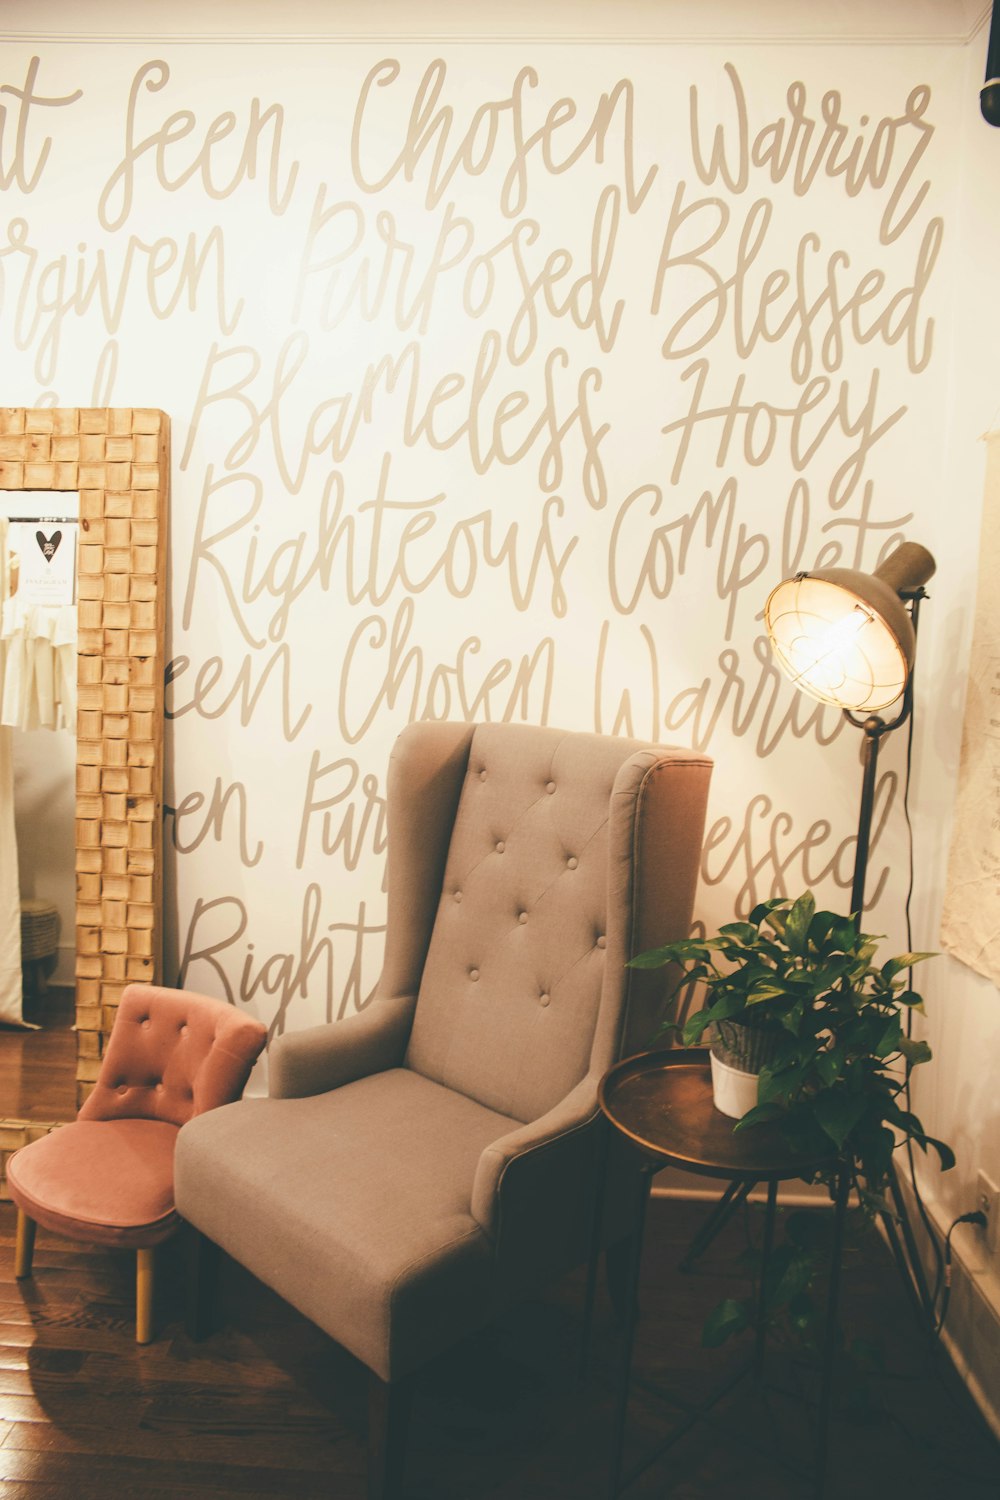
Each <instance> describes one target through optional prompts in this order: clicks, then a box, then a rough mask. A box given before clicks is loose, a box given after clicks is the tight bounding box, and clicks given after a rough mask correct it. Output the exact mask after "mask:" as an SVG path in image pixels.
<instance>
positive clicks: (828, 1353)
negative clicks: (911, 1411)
mask: <svg viewBox="0 0 1000 1500" xmlns="http://www.w3.org/2000/svg"><path fill="white" fill-rule="evenodd" d="M850 1191H851V1169H850V1165H849V1163H847V1162H843V1163H842V1164H841V1168H840V1172H839V1174H838V1177H837V1192H836V1197H835V1199H834V1218H833V1248H832V1249H831V1251H830V1287H829V1292H828V1294H827V1302H826V1329H825V1333H824V1338H823V1369H822V1376H821V1381H820V1394H819V1413H818V1420H817V1429H816V1497H817V1500H822V1496H823V1494H824V1491H825V1489H826V1464H827V1450H828V1447H829V1438H830V1413H831V1410H832V1407H833V1370H834V1364H835V1362H836V1356H837V1310H838V1305H839V1302H840V1268H841V1262H842V1260H843V1256H844V1225H845V1223H846V1220H847V1199H848V1196H849V1194H850Z"/></svg>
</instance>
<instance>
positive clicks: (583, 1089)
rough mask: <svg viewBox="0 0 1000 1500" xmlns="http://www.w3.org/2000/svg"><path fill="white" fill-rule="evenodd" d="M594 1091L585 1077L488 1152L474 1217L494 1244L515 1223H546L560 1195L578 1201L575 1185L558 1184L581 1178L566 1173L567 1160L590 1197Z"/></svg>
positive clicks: (475, 1189) (593, 1081) (479, 1174)
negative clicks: (564, 1192) (572, 1163)
mask: <svg viewBox="0 0 1000 1500" xmlns="http://www.w3.org/2000/svg"><path fill="white" fill-rule="evenodd" d="M597 1085H598V1077H597V1075H596V1074H593V1075H588V1076H587V1077H586V1078H584V1079H582V1080H581V1082H580V1083H578V1084H577V1086H576V1088H575V1089H573V1090H572V1092H570V1093H569V1094H567V1095H566V1097H565V1098H564V1099H561V1100H560V1101H559V1103H558V1104H556V1105H555V1106H554V1107H553V1108H552V1109H550V1110H549V1112H548V1113H547V1114H544V1115H542V1116H541V1118H540V1119H537V1120H532V1121H531V1122H530V1123H529V1124H527V1125H522V1126H520V1127H519V1128H518V1129H517V1130H511V1131H509V1132H508V1134H507V1135H503V1136H501V1137H500V1139H499V1140H496V1141H494V1142H493V1144H492V1145H491V1146H487V1147H486V1150H485V1151H484V1152H483V1154H482V1156H481V1157H480V1158H479V1165H478V1166H477V1168H476V1175H475V1179H474V1181H473V1186H472V1215H473V1218H475V1219H476V1221H477V1222H478V1223H479V1224H480V1225H481V1226H482V1228H483V1229H484V1230H485V1231H486V1233H487V1234H489V1235H490V1237H491V1238H492V1239H493V1240H494V1241H499V1239H500V1237H501V1233H502V1231H503V1230H504V1229H505V1228H506V1227H507V1223H508V1221H511V1220H513V1219H514V1218H518V1219H520V1218H521V1217H522V1216H523V1215H527V1216H529V1217H530V1216H531V1215H533V1214H535V1213H536V1212H537V1213H538V1214H539V1215H540V1217H541V1218H542V1219H549V1218H550V1217H551V1215H550V1214H549V1212H547V1207H546V1205H547V1204H551V1205H554V1204H555V1203H557V1201H558V1200H559V1199H560V1197H561V1196H562V1191H561V1190H562V1189H566V1190H568V1191H569V1192H570V1193H571V1195H573V1196H576V1194H575V1192H574V1189H576V1188H578V1187H579V1186H580V1184H579V1183H578V1182H577V1181H575V1180H565V1181H563V1182H560V1178H563V1177H564V1176H565V1174H566V1173H569V1177H570V1179H575V1178H576V1177H578V1176H579V1172H573V1171H571V1169H570V1165H569V1163H570V1159H571V1158H573V1159H575V1160H576V1166H577V1167H578V1168H580V1169H582V1170H583V1171H584V1172H585V1173H586V1175H587V1176H588V1181H587V1183H586V1190H587V1191H588V1192H589V1193H592V1191H593V1186H594V1175H593V1160H594V1157H595V1152H596V1132H595V1131H594V1129H593V1126H594V1124H595V1122H596V1120H597V1118H598V1116H599V1115H600V1108H599V1106H598V1103H597ZM588 1164H589V1167H590V1170H589V1171H588ZM537 1222H538V1220H537V1219H536V1224H537Z"/></svg>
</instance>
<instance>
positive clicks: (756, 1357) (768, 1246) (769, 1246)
mask: <svg viewBox="0 0 1000 1500" xmlns="http://www.w3.org/2000/svg"><path fill="white" fill-rule="evenodd" d="M777 1211H778V1184H777V1182H776V1181H774V1180H772V1181H771V1182H769V1183H768V1185H767V1209H766V1210H765V1213H764V1248H763V1251H762V1253H761V1258H760V1286H759V1288H758V1292H757V1334H756V1338H755V1340H754V1351H753V1367H754V1371H755V1373H756V1375H757V1377H758V1378H759V1377H760V1372H761V1370H762V1368H763V1365H764V1343H765V1340H766V1327H767V1271H768V1266H769V1265H770V1261H771V1251H772V1250H773V1249H774V1221H775V1219H776V1217H777Z"/></svg>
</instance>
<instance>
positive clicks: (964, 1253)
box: [900, 1173, 1000, 1438]
mask: <svg viewBox="0 0 1000 1500" xmlns="http://www.w3.org/2000/svg"><path fill="white" fill-rule="evenodd" d="M900 1186H901V1188H902V1191H903V1196H904V1198H905V1199H906V1204H907V1208H908V1209H909V1210H910V1216H911V1219H912V1220H913V1222H914V1224H915V1229H914V1233H915V1235H916V1237H917V1244H918V1246H919V1247H920V1252H921V1257H922V1259H923V1263H924V1271H925V1273H926V1275H927V1276H928V1278H929V1280H930V1281H931V1282H933V1277H934V1274H935V1266H934V1260H933V1255H932V1252H931V1250H930V1248H929V1247H928V1246H927V1243H926V1242H927V1236H926V1234H925V1233H923V1231H922V1228H921V1225H920V1223H919V1221H918V1215H917V1210H916V1203H915V1201H914V1196H913V1188H912V1186H911V1185H910V1183H909V1181H908V1179H907V1177H906V1174H905V1173H900ZM924 1207H925V1208H926V1209H927V1214H928V1217H929V1218H930V1221H931V1223H932V1224H933V1225H934V1227H935V1229H936V1230H937V1232H938V1238H939V1241H940V1243H941V1245H942V1246H943V1245H944V1238H945V1235H946V1234H947V1232H948V1228H949V1225H950V1224H951V1217H950V1214H949V1211H948V1210H946V1209H945V1208H944V1207H943V1206H942V1204H940V1203H939V1202H937V1201H936V1200H935V1199H933V1198H928V1197H927V1196H926V1194H925V1195H924ZM941 1342H942V1344H943V1345H944V1347H945V1349H946V1350H947V1351H948V1354H949V1356H950V1358H951V1361H952V1363H953V1364H954V1366H955V1369H956V1370H957V1371H958V1373H959V1375H960V1376H961V1378H962V1380H963V1382H964V1384H965V1385H966V1387H967V1388H968V1390H969V1393H970V1394H971V1396H972V1398H973V1400H974V1401H975V1403H976V1405H977V1406H978V1407H979V1410H980V1411H981V1412H982V1414H983V1417H984V1418H985V1420H986V1422H987V1423H988V1425H989V1427H990V1428H991V1429H992V1431H993V1433H994V1435H995V1436H996V1437H997V1438H1000V1264H998V1261H997V1259H996V1258H990V1257H989V1256H988V1255H987V1253H986V1250H985V1247H984V1245H983V1240H982V1231H981V1230H978V1229H976V1228H975V1227H974V1226H973V1225H971V1224H960V1225H959V1226H958V1228H957V1229H956V1230H955V1231H954V1233H953V1234H952V1237H951V1300H950V1302H949V1304H948V1316H947V1318H946V1320H945V1325H944V1330H943V1332H942V1334H941Z"/></svg>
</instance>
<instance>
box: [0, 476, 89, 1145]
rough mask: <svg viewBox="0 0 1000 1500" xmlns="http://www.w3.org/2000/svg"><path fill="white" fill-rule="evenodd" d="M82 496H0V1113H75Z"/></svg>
mask: <svg viewBox="0 0 1000 1500" xmlns="http://www.w3.org/2000/svg"><path fill="white" fill-rule="evenodd" d="M78 519H79V496H78V494H76V493H73V492H66V491H60V492H44V491H37V490H32V491H6V492H0V1026H2V1030H0V1099H2V1101H3V1106H2V1110H0V1113H3V1114H12V1115H14V1116H15V1117H17V1118H20V1119H24V1120H29V1121H34V1120H37V1121H42V1120H47V1121H51V1120H60V1119H71V1118H72V1117H73V1115H74V1114H75V1108H76V1098H75V1062H76V1039H75V1035H74V1031H73V1021H74V984H75V980H74V968H75V945H74V934H75V914H74V903H75V872H74V837H73V833H74V816H75V764H76V744H75V723H76V646H77V617H76V576H77V568H76V550H77V533H78Z"/></svg>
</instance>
